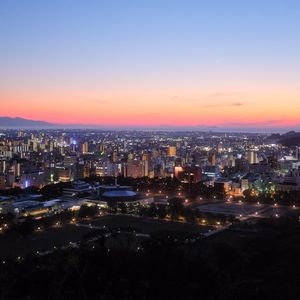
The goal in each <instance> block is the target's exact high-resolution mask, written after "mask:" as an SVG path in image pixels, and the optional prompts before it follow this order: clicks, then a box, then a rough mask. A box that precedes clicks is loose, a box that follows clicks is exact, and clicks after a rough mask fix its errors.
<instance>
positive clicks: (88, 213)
mask: <svg viewBox="0 0 300 300" xmlns="http://www.w3.org/2000/svg"><path fill="white" fill-rule="evenodd" d="M98 213H99V208H98V206H97V205H92V206H88V205H86V204H83V205H81V206H80V209H79V212H78V217H79V218H88V217H95V216H96V215H97V214H98Z"/></svg>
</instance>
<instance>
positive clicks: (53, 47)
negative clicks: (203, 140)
mask: <svg viewBox="0 0 300 300" xmlns="http://www.w3.org/2000/svg"><path fill="white" fill-rule="evenodd" d="M287 4H289V5H287ZM299 15H300V5H299V3H298V2H297V1H288V3H287V1H243V3H241V2H240V1H226V3H225V2H224V1H210V2H207V1H188V2H186V1H164V2H162V1H151V3H141V2H139V1H116V2H114V3H112V2H109V1H90V2H89V5H86V4H85V3H84V2H82V1H76V2H74V1H63V2H61V1H51V2H43V3H41V2H39V1H27V2H26V3H25V2H24V3H20V2H18V1H5V2H3V3H2V4H1V10H0V20H1V21H0V25H1V28H4V31H3V32H5V34H2V35H1V37H0V43H1V50H0V53H1V56H0V64H1V70H0V79H1V80H0V102H1V116H9V117H24V118H27V119H32V120H43V121H47V122H51V123H55V124H65V125H67V124H80V125H82V126H88V125H93V126H96V125H97V126H106V127H132V128H141V127H142V128H146V127H149V128H156V127H162V128H165V127H172V128H197V127H201V128H214V127H217V128H233V129H239V128H246V129H247V128H248V129H254V130H255V129H259V130H262V131H264V130H266V131H267V130H268V129H269V128H276V129H279V130H280V129H281V130H282V131H285V130H289V129H299V128H300V119H299V115H300V114H299V113H300V109H299V105H298V103H299V98H300V93H299V88H298V84H299V75H300V74H299V69H300V68H299V66H300V65H299V61H300V60H299V53H300V51H299V50H300V42H299V39H297V28H299V26H300V17H299Z"/></svg>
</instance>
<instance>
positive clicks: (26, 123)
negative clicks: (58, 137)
mask: <svg viewBox="0 0 300 300" xmlns="http://www.w3.org/2000/svg"><path fill="white" fill-rule="evenodd" d="M53 125H54V124H51V123H48V122H44V121H34V120H28V119H24V118H10V117H0V127H49V126H53Z"/></svg>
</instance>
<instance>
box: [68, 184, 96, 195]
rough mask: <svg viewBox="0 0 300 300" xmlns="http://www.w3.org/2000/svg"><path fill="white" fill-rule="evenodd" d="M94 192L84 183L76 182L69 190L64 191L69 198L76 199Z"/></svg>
mask: <svg viewBox="0 0 300 300" xmlns="http://www.w3.org/2000/svg"><path fill="white" fill-rule="evenodd" d="M92 191H93V189H92V187H91V186H90V185H89V184H88V183H85V182H83V181H74V182H72V183H71V186H70V187H69V188H64V189H63V194H64V195H65V196H68V197H75V196H80V195H84V194H86V193H91V192H92Z"/></svg>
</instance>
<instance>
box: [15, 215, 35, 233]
mask: <svg viewBox="0 0 300 300" xmlns="http://www.w3.org/2000/svg"><path fill="white" fill-rule="evenodd" d="M34 229H35V222H34V220H33V219H32V218H27V219H26V220H25V221H24V222H23V223H20V224H16V225H15V226H14V230H15V231H16V232H17V233H19V234H21V235H24V236H26V235H30V234H32V233H33V232H34Z"/></svg>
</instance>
